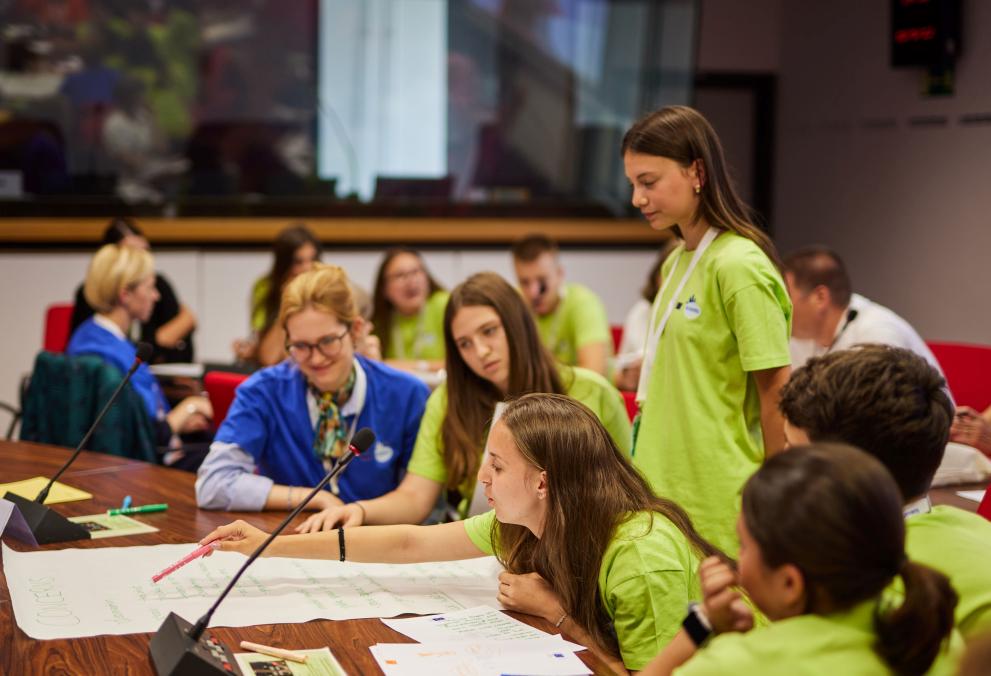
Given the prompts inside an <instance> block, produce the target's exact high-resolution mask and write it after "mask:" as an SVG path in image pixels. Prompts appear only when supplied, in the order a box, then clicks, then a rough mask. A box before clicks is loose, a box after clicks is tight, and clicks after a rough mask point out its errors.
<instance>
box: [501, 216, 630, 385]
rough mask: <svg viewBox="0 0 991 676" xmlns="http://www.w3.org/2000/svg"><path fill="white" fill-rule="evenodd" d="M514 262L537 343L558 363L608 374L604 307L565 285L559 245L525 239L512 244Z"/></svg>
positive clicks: (608, 340) (609, 342)
mask: <svg viewBox="0 0 991 676" xmlns="http://www.w3.org/2000/svg"><path fill="white" fill-rule="evenodd" d="M513 264H514V267H515V268H516V279H517V281H518V282H519V286H520V290H521V291H522V293H523V296H524V298H525V299H526V301H527V303H528V304H529V305H530V308H531V309H532V310H533V313H534V315H535V318H536V320H537V329H538V330H539V331H540V339H541V342H542V343H543V344H544V345H545V346H546V347H547V349H549V350H550V351H551V352H552V353H553V354H554V356H555V357H556V358H557V359H558V360H559V361H561V362H563V363H565V364H570V365H573V366H582V367H584V368H587V369H591V370H592V371H595V372H597V373H600V374H602V375H603V376H607V371H608V368H609V357H610V356H611V355H612V336H611V334H610V331H609V321H608V320H607V319H606V309H605V306H604V305H603V304H602V301H601V300H600V299H599V297H598V296H597V295H596V294H595V293H594V292H593V291H591V290H590V289H588V288H587V287H584V286H582V285H581V284H575V283H566V282H565V281H564V268H562V267H561V263H560V262H559V260H558V248H557V244H556V243H555V242H554V241H553V240H551V239H549V238H548V237H545V236H544V235H529V236H527V237H524V238H523V239H521V240H518V241H517V242H516V243H515V244H513Z"/></svg>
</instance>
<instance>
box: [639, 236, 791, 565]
mask: <svg viewBox="0 0 991 676" xmlns="http://www.w3.org/2000/svg"><path fill="white" fill-rule="evenodd" d="M675 258H677V259H678V260H677V269H676V270H672V266H673V264H674V263H675ZM691 258H692V254H691V252H687V251H686V252H683V253H682V255H681V256H674V255H672V256H671V257H670V258H668V260H667V261H666V262H665V264H664V267H663V269H662V277H663V278H664V279H669V280H671V283H670V284H669V285H668V288H667V289H665V291H664V297H663V298H661V299H660V300H659V302H658V303H656V304H655V306H654V308H655V309H654V311H653V312H656V313H657V314H658V315H662V314H663V308H665V307H666V306H667V304H668V301H669V300H670V298H671V296H672V294H673V293H674V291H675V288H676V287H677V286H678V284H679V282H680V281H681V278H682V277H683V275H684V273H685V270H686V269H687V268H688V263H689V261H690V260H691ZM676 302H677V303H678V304H679V305H676V309H675V310H674V311H673V312H672V313H671V318H670V319H669V321H668V324H667V326H666V327H665V329H664V333H663V335H662V336H661V338H660V341H659V344H658V346H657V356H656V358H655V360H654V366H653V369H651V372H650V375H649V379H648V385H647V392H646V399H645V401H644V402H643V404H642V407H641V415H640V424H639V429H638V434H637V438H636V439H635V440H634V450H633V463H634V464H635V465H636V466H637V467H638V468H639V469H640V470H641V471H642V472H643V474H644V476H645V477H646V478H647V480H648V481H649V482H650V484H651V486H652V487H653V488H654V490H655V491H656V492H657V494H658V495H661V496H663V497H666V498H670V499H671V500H674V501H675V502H677V503H678V504H679V505H681V506H682V507H683V508H684V509H685V510H687V511H688V513H689V515H691V517H692V521H693V522H694V523H695V527H696V528H697V529H698V530H699V532H700V533H701V534H702V535H703V536H704V537H706V538H708V539H709V540H710V541H711V542H712V543H713V544H715V545H717V546H718V547H720V548H722V549H723V551H725V552H727V553H728V554H730V555H731V556H732V555H734V553H735V552H736V550H737V543H736V535H735V530H734V525H735V520H736V515H737V513H738V511H739V502H740V499H739V493H740V490H741V488H742V487H743V484H744V482H745V481H746V480H747V478H748V477H749V476H750V475H751V474H752V473H753V472H754V471H755V470H756V469H757V468H758V467H759V466H760V464H761V462H763V460H764V442H763V434H762V432H761V426H760V397H759V393H758V391H757V386H756V383H755V382H754V379H753V378H752V377H751V376H750V371H759V370H762V369H770V368H775V367H781V366H787V365H788V364H789V363H791V356H790V354H789V350H788V336H789V334H790V331H791V301H790V300H789V298H788V291H787V289H786V287H785V285H784V282H783V281H782V279H781V275H780V273H779V272H778V270H777V268H776V267H775V266H774V264H773V263H772V262H771V261H770V260H769V259H768V258H767V256H766V255H765V254H764V253H763V252H762V251H761V249H760V248H759V247H758V246H757V245H756V244H754V243H753V242H752V241H750V240H749V239H746V238H745V237H741V236H739V235H736V234H734V233H731V232H723V233H721V234H720V235H719V236H718V237H717V238H716V239H715V240H714V241H713V242H712V244H711V246H709V248H708V249H707V250H706V251H705V253H704V254H703V255H702V257H701V259H700V260H699V263H698V266H697V267H696V269H695V271H694V272H693V273H692V276H691V278H690V279H689V280H688V281H687V282H686V284H685V287H684V289H683V290H682V292H681V295H680V296H679V297H678V298H677V299H676ZM659 319H660V317H659V316H658V317H657V320H659Z"/></svg>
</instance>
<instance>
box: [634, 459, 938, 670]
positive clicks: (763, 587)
mask: <svg viewBox="0 0 991 676" xmlns="http://www.w3.org/2000/svg"><path fill="white" fill-rule="evenodd" d="M737 530H738V532H739V536H740V559H739V567H738V570H733V569H732V568H730V567H729V566H727V565H726V564H725V563H724V562H722V561H717V560H706V561H705V562H703V564H702V570H701V576H702V588H703V589H704V590H705V592H704V597H705V600H704V603H703V604H702V606H696V607H695V609H694V610H693V611H692V612H690V613H689V617H688V618H687V619H686V620H685V628H684V629H683V630H682V631H680V632H679V633H678V635H677V636H676V637H675V638H674V640H673V641H671V643H669V644H668V646H667V648H665V649H664V651H663V652H661V654H660V655H659V656H658V657H657V659H655V660H654V661H653V662H651V663H650V665H649V666H648V667H647V668H646V669H645V670H644V671H643V672H642V673H643V674H650V675H651V676H656V675H660V674H670V673H672V672H674V673H677V674H679V675H681V676H702V675H705V674H725V673H735V674H751V673H759V674H770V675H772V676H773V675H774V674H794V673H808V674H812V673H815V674H877V673H891V672H893V673H899V674H922V673H926V672H928V671H929V670H930V668H931V667H932V670H933V671H934V672H938V671H942V669H943V668H944V667H947V666H949V662H950V661H951V659H946V660H944V659H938V658H942V657H943V656H944V655H945V653H946V651H943V650H942V645H943V641H944V640H945V639H946V638H947V637H949V636H950V635H951V632H952V630H953V608H954V606H955V605H956V601H957V595H956V593H955V592H954V591H953V588H952V587H951V586H950V582H949V580H948V579H947V578H946V576H945V575H943V574H942V573H938V572H936V571H935V570H933V569H931V568H928V567H926V566H923V565H921V564H917V563H913V562H911V561H909V560H908V559H907V558H906V555H905V522H904V518H903V517H902V503H901V495H900V493H899V490H898V487H897V486H896V485H895V482H894V481H893V480H892V478H891V476H890V475H889V474H888V472H887V470H885V468H884V466H883V465H882V464H881V463H880V462H878V461H877V460H876V459H875V458H873V457H872V456H869V455H867V454H866V453H864V452H863V451H860V450H858V449H856V448H853V447H852V446H845V445H840V444H816V445H813V446H805V447H799V448H792V449H790V450H789V451H788V452H787V453H783V454H781V455H779V456H776V457H774V458H771V459H770V460H768V461H767V463H765V465H764V466H763V467H762V468H761V469H760V470H758V471H757V473H756V474H754V476H753V477H751V478H750V480H749V481H748V482H747V485H746V487H745V488H744V489H743V513H742V515H741V517H740V520H739V522H738V524H737ZM896 577H897V578H900V581H901V584H902V586H901V587H900V589H901V591H900V592H898V593H895V592H892V591H889V590H890V589H892V583H893V581H894V579H895V578H896ZM737 585H739V586H740V587H742V588H743V590H744V591H745V592H746V593H747V594H748V595H749V597H750V599H751V600H752V601H753V603H754V605H755V606H756V607H757V608H758V609H760V610H761V611H762V612H763V613H764V614H765V615H766V616H767V618H768V619H769V620H771V623H770V624H769V625H767V626H764V627H760V628H756V629H753V628H752V626H753V615H752V613H751V611H750V609H749V607H748V606H747V604H745V603H744V602H743V600H742V598H741V596H740V593H739V592H738V591H736V589H735V588H736V587H737ZM704 627H711V630H713V631H715V633H716V634H717V635H716V637H715V638H714V639H713V640H712V641H711V642H710V643H708V644H706V645H704V647H702V648H701V649H698V648H697V643H701V642H703V641H705V640H706V633H707V632H706V629H705V628H704ZM741 632H742V633H741Z"/></svg>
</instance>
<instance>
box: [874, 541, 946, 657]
mask: <svg viewBox="0 0 991 676" xmlns="http://www.w3.org/2000/svg"><path fill="white" fill-rule="evenodd" d="M898 574H899V575H900V576H901V578H902V581H903V582H904V583H905V600H904V602H903V603H902V604H901V605H900V606H898V607H897V608H894V609H892V610H890V611H888V612H878V613H877V614H876V615H875V617H874V628H875V631H876V632H877V636H878V639H877V642H876V643H875V644H874V650H875V651H876V652H877V654H878V655H880V656H881V658H882V659H883V660H884V661H885V662H886V663H887V664H888V666H890V667H891V669H892V670H893V671H894V672H895V673H897V674H922V673H925V672H926V671H928V670H929V668H930V667H931V666H932V663H933V662H934V661H935V659H936V656H937V655H938V654H939V651H940V648H941V646H942V644H943V640H944V639H945V638H946V637H947V636H949V634H950V631H951V630H952V629H953V610H954V608H956V605H957V593H956V592H955V591H954V590H953V587H952V586H951V585H950V581H949V579H947V577H946V576H945V575H943V574H942V573H939V572H937V571H935V570H933V569H932V568H928V567H926V566H923V565H920V564H917V563H912V562H911V561H908V560H905V559H903V562H902V565H901V568H900V570H899V571H898Z"/></svg>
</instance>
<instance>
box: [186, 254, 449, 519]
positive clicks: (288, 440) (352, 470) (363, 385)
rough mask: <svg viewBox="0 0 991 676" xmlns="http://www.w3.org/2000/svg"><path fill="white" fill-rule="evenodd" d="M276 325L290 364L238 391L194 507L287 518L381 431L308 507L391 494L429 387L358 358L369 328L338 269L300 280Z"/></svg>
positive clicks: (319, 267)
mask: <svg viewBox="0 0 991 676" xmlns="http://www.w3.org/2000/svg"><path fill="white" fill-rule="evenodd" d="M278 321H279V325H280V326H281V328H282V330H283V331H285V334H286V344H285V350H286V352H287V354H288V355H289V358H288V359H286V360H285V361H283V362H282V363H280V364H277V365H275V366H272V367H269V368H266V369H262V370H261V371H258V372H257V373H255V374H254V375H253V376H251V378H249V379H248V380H247V381H245V382H244V383H242V384H241V385H240V386H239V387H238V388H237V394H236V397H235V399H234V403H233V405H232V406H231V409H230V412H229V413H228V414H227V417H226V418H225V419H224V422H223V424H222V425H221V426H220V429H219V430H217V435H216V437H215V439H214V443H213V445H212V446H211V447H210V453H209V455H208V456H207V458H206V460H205V461H204V462H203V465H202V466H201V467H200V470H199V473H198V477H197V480H196V500H197V503H198V504H199V506H200V507H202V508H204V509H221V510H226V511H257V510H263V509H280V510H281V509H284V510H290V509H292V508H294V507H295V506H296V505H297V504H298V503H299V502H300V501H301V500H302V499H303V498H304V497H305V496H306V495H307V493H308V492H309V489H310V488H311V487H312V486H314V485H316V484H317V483H318V482H319V481H320V479H322V478H323V476H324V475H325V474H326V472H327V471H328V469H329V468H330V467H331V465H332V464H333V463H334V461H335V460H336V459H337V458H338V457H340V455H341V454H342V453H343V452H344V451H345V450H346V449H347V444H348V442H349V441H350V438H351V436H352V435H353V433H354V431H355V430H357V429H360V428H362V427H370V428H371V429H373V430H375V434H376V437H377V441H376V444H375V446H374V447H373V448H371V449H369V452H368V453H366V454H365V455H363V456H362V457H361V458H359V459H358V460H356V461H354V462H353V463H352V464H351V466H350V467H349V468H348V471H347V472H346V473H345V474H343V475H342V476H341V477H340V479H339V480H338V481H337V482H336V483H334V485H332V486H331V487H330V490H329V491H324V492H323V493H322V494H321V495H319V496H317V497H316V498H315V499H314V500H313V501H312V502H311V503H310V505H309V508H311V509H325V508H328V507H332V506H334V505H341V504H343V503H345V502H347V503H351V502H354V501H355V500H361V499H366V500H367V499H371V498H375V497H377V496H379V495H382V494H384V493H388V492H389V491H391V490H392V489H394V488H395V487H396V486H397V485H398V484H399V480H400V478H401V477H402V475H403V473H404V472H405V470H406V464H407V462H408V461H409V458H410V454H411V453H412V451H413V444H414V442H415V440H416V435H417V430H418V429H419V426H420V418H421V416H422V415H423V411H424V406H425V405H426V401H427V396H428V395H429V394H430V392H429V390H428V388H427V387H426V385H424V384H423V383H422V382H420V381H419V380H417V379H416V378H414V377H413V376H410V375H407V374H404V373H401V372H399V371H396V370H395V369H392V368H390V367H388V366H386V365H384V364H381V363H379V362H375V361H371V360H369V359H366V358H365V357H363V356H361V355H359V354H356V352H355V341H357V340H360V339H361V337H362V336H363V335H364V319H362V317H361V316H360V315H359V314H358V311H357V308H356V305H355V300H354V295H353V292H352V289H351V284H350V283H349V281H348V278H347V275H346V273H345V272H344V270H342V269H341V268H339V267H337V266H334V265H323V264H319V263H318V264H316V265H315V266H314V269H313V270H310V271H309V272H305V273H303V274H301V275H299V276H297V277H296V278H295V279H293V280H292V281H291V282H290V283H289V285H288V286H287V287H286V289H285V291H284V292H283V294H282V304H281V308H280V311H279V319H278Z"/></svg>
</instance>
